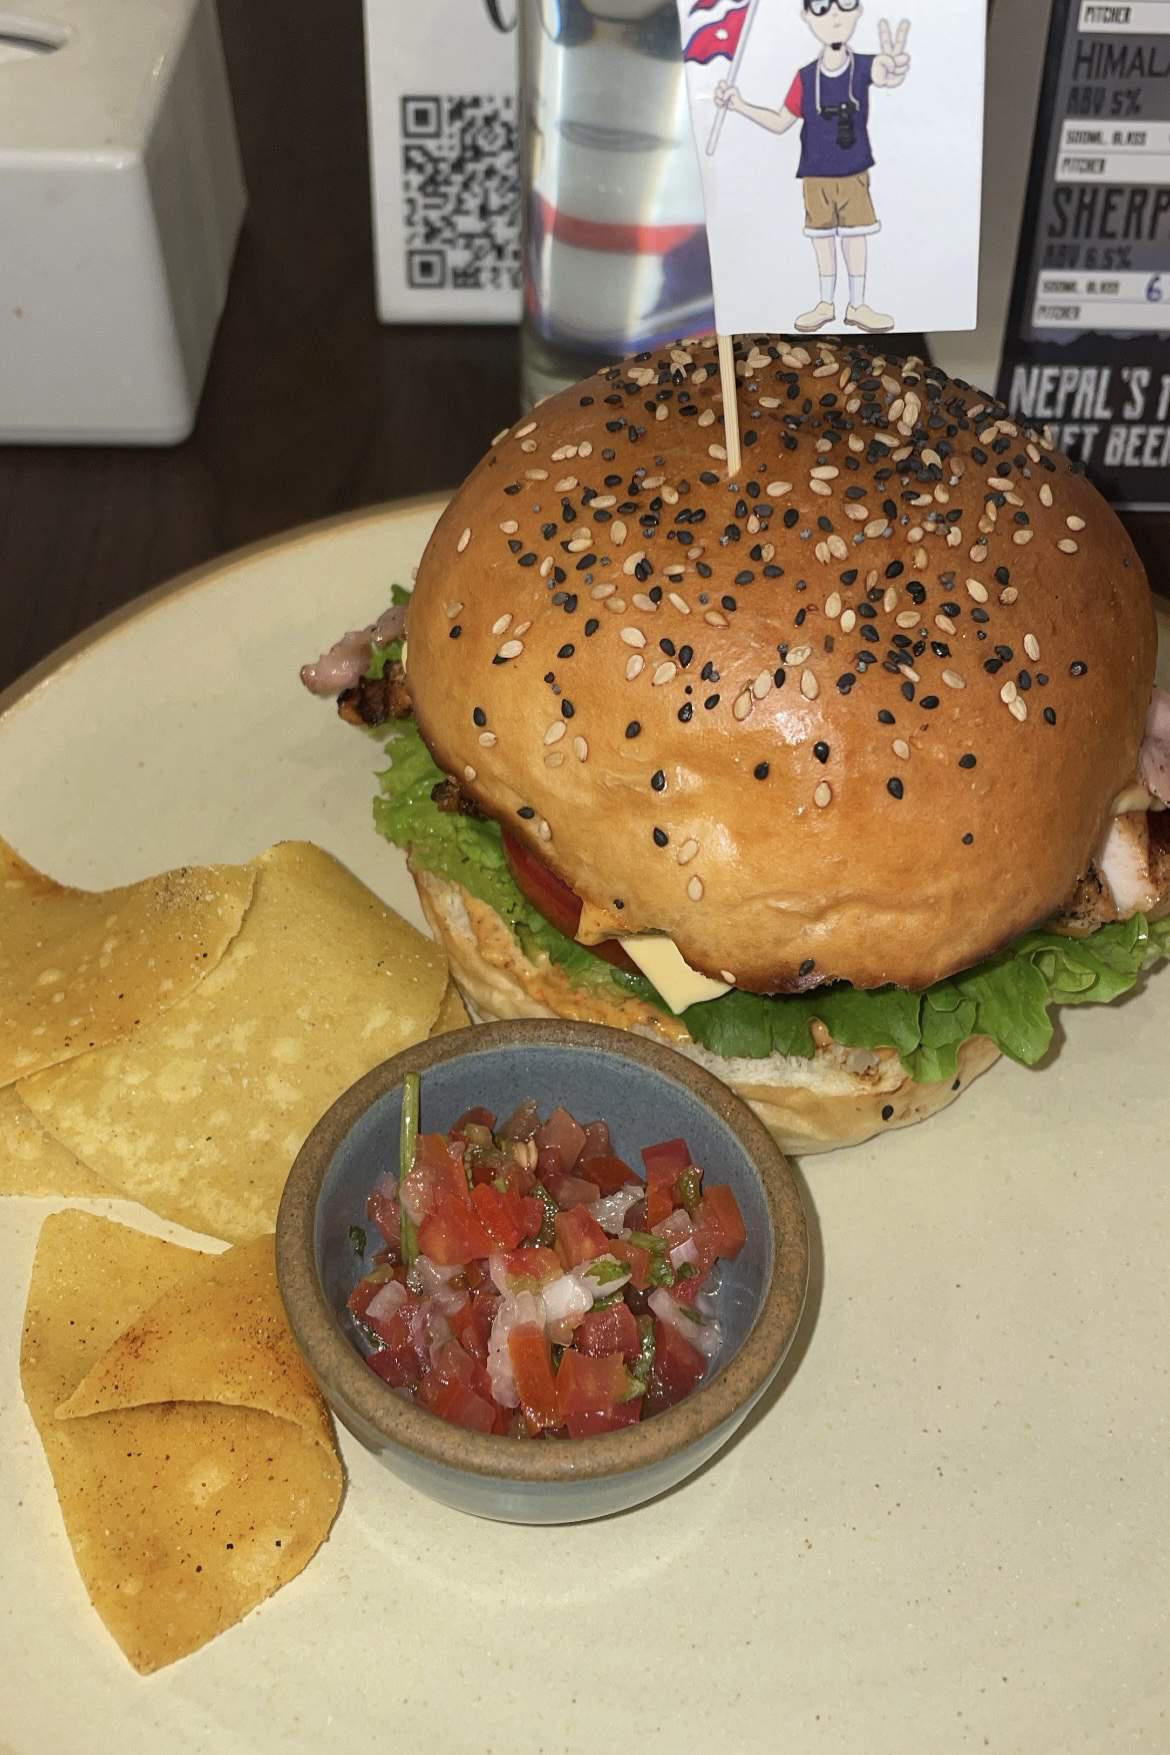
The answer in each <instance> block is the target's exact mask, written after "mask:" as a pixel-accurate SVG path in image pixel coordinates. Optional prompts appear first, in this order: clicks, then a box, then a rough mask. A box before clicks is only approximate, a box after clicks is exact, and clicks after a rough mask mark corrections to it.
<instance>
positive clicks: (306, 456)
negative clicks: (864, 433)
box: [0, 0, 1170, 689]
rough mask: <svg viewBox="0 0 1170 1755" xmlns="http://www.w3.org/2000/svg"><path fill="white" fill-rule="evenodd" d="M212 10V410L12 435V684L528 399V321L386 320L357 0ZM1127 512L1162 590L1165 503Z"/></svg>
mask: <svg viewBox="0 0 1170 1755" xmlns="http://www.w3.org/2000/svg"><path fill="white" fill-rule="evenodd" d="M326 10H327V11H328V24H327V25H326V24H325V23H324V22H323V21H324V18H325V11H326ZM219 12H220V20H221V25H222V28H223V35H224V44H225V49H226V52H227V57H228V68H229V73H230V77H231V83H232V89H233V94H234V97H235V102H236V114H237V124H238V128H239V133H240V143H241V148H242V152H243V159H244V173H245V177H246V179H247V184H248V193H249V208H248V214H247V218H246V220H245V224H244V231H243V235H242V238H241V241H240V247H239V252H238V255H237V257H236V263H235V269H234V272H233V276H232V282H231V289H230V294H229V298H228V303H227V308H226V310H225V312H224V317H223V322H222V325H221V327H220V332H219V337H218V340H217V342H216V346H215V352H214V354H213V356H212V361H211V369H210V372H209V375H208V380H207V386H206V389H205V391H204V395H203V400H202V404H201V407H200V410H199V418H198V422H197V424H196V428H195V431H194V434H193V435H192V437H191V438H190V439H189V440H188V441H187V442H186V443H185V444H183V445H180V446H178V447H176V448H174V449H168V448H158V449H155V448H130V449H124V448H114V447H77V448H73V447H68V448H66V447H32V446H29V447H18V446H10V447H2V448H0V689H3V688H4V687H5V686H6V685H7V684H8V683H9V682H11V681H12V680H13V678H14V677H16V676H18V675H20V673H21V672H22V671H24V670H26V669H27V668H28V667H29V666H30V665H32V664H34V663H35V662H36V661H37V660H38V659H40V658H42V657H44V655H45V654H46V653H48V652H50V651H51V650H52V649H53V648H54V647H55V646H58V645H60V644H61V642H62V641H64V640H66V639H68V638H69V637H70V636H71V635H73V634H76V633H78V632H79V631H80V630H81V629H82V628H84V627H86V626H88V625H89V623H91V622H93V621H95V620H97V618H98V617H99V616H102V615H105V614H106V613H107V612H108V611H109V610H112V609H115V608H117V607H118V606H119V605H120V604H123V603H125V602H127V601H128V600H129V599H131V598H133V597H136V596H137V595H138V594H139V593H140V592H142V591H145V590H146V589H148V588H149V587H150V586H152V585H156V584H158V583H159V582H160V581H162V580H164V579H167V578H169V577H171V576H173V575H174V574H176V573H180V572H182V571H184V570H185V569H186V568H188V567H192V566H195V565H197V564H198V563H200V562H202V561H206V560H209V559H211V558H212V557H214V556H215V555H217V554H222V553H223V552H224V551H226V550H228V549H232V548H237V547H239V546H240V545H241V544H242V543H247V542H252V541H254V540H256V539H257V538H258V537H262V536H266V535H269V534H271V533H272V532H275V531H279V530H281V529H284V528H286V527H288V526H290V525H294V524H300V523H303V522H305V521H306V520H308V519H311V518H320V517H324V516H326V515H328V514H330V513H335V512H342V511H346V510H348V509H350V508H352V507H357V506H363V505H369V504H373V503H375V502H377V501H379V500H386V499H395V498H399V497H401V496H404V495H409V494H418V493H422V492H428V491H436V490H439V489H443V488H446V487H450V486H452V485H454V484H455V483H456V482H457V481H459V480H460V479H461V477H462V476H463V475H464V474H465V473H466V472H467V470H468V469H470V467H471V465H472V464H473V463H474V462H475V460H476V459H477V457H478V456H479V454H480V453H481V451H482V450H483V449H484V448H485V447H486V445H487V444H488V442H489V441H490V439H491V437H492V435H493V434H494V433H495V432H496V431H498V429H499V428H500V427H501V426H504V425H505V424H506V423H507V422H509V421H510V420H512V419H513V418H514V416H515V415H516V413H517V412H518V409H519V345H518V338H517V333H516V331H515V329H513V328H508V327H503V328H501V327H490V328H489V327H483V328H451V327H446V326H444V327H433V328H418V327H413V326H412V327H409V328H408V327H386V326H384V325H382V324H380V323H379V322H378V321H377V318H376V316H375V312H374V293H373V261H372V246H371V237H370V205H369V165H368V159H367V148H366V105H365V80H364V67H363V60H362V20H361V5H360V0H331V4H330V5H329V7H328V8H327V9H323V8H322V7H321V6H320V5H319V4H317V3H316V0H282V3H281V5H280V7H279V8H278V9H277V13H276V14H274V12H273V10H272V9H271V8H269V7H266V6H258V5H256V4H255V0H219ZM277 16H278V20H279V23H278V29H279V36H280V44H279V53H278V54H274V53H273V48H272V43H273V37H274V34H275V32H274V18H275V17H277ZM1131 528H1132V529H1133V531H1134V535H1135V538H1136V539H1137V542H1138V545H1139V547H1140V548H1141V550H1142V552H1143V556H1144V558H1145V560H1146V564H1147V567H1148V568H1149V570H1150V572H1151V576H1152V577H1153V578H1154V579H1155V581H1157V582H1160V583H1162V587H1163V589H1165V590H1168V591H1170V519H1164V520H1159V519H1155V518H1150V517H1146V518H1143V519H1140V520H1139V519H1135V520H1133V521H1132V524H1131Z"/></svg>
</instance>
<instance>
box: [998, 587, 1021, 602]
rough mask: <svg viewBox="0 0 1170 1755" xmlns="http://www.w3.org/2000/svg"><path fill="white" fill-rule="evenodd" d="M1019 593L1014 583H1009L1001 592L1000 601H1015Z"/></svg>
mask: <svg viewBox="0 0 1170 1755" xmlns="http://www.w3.org/2000/svg"><path fill="white" fill-rule="evenodd" d="M1019 595H1020V594H1019V592H1018V591H1017V590H1016V588H1015V586H1014V585H1008V586H1005V588H1004V589H1003V590H1002V591H1001V592H1000V594H999V601H1000V602H1001V603H1014V602H1015V601H1016V598H1017V597H1018V596H1019Z"/></svg>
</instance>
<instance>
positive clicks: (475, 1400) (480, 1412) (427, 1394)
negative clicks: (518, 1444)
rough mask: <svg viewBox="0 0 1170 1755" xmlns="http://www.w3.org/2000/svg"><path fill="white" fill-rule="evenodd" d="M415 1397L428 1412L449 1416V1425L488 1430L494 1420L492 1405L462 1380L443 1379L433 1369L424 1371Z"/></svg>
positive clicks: (492, 1403)
mask: <svg viewBox="0 0 1170 1755" xmlns="http://www.w3.org/2000/svg"><path fill="white" fill-rule="evenodd" d="M418 1399H419V1401H420V1402H421V1403H422V1405H423V1406H424V1407H425V1408H429V1409H430V1410H431V1412H432V1414H438V1415H439V1416H440V1418H442V1419H444V1420H449V1421H450V1422H451V1424H452V1425H453V1426H467V1427H469V1428H470V1429H471V1430H472V1431H473V1432H491V1431H493V1430H494V1428H495V1424H496V1412H497V1410H496V1406H495V1404H494V1402H490V1401H485V1399H484V1397H483V1396H481V1395H477V1394H476V1392H475V1391H474V1390H473V1389H469V1388H467V1386H466V1385H465V1384H462V1383H443V1382H442V1381H441V1380H440V1379H439V1378H438V1377H437V1374H436V1373H435V1372H434V1371H428V1372H427V1374H426V1376H425V1377H424V1378H423V1380H422V1382H421V1383H420V1384H419V1386H418Z"/></svg>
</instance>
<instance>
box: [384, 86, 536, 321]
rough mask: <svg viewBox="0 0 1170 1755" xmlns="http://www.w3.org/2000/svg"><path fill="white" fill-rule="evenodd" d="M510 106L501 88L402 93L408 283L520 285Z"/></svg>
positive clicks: (482, 287) (426, 287)
mask: <svg viewBox="0 0 1170 1755" xmlns="http://www.w3.org/2000/svg"><path fill="white" fill-rule="evenodd" d="M515 109H516V106H515V100H514V99H513V98H512V97H510V96H508V95H506V94H500V95H494V96H482V97H404V98H403V100H402V196H403V213H404V219H405V225H404V232H405V246H406V284H407V285H408V286H410V287H413V288H415V289H417V290H418V291H420V292H422V291H431V290H433V289H434V288H436V287H453V288H471V289H473V290H476V291H487V290H489V289H512V288H518V287H519V285H520V171H519V163H518V158H517V143H516V117H515Z"/></svg>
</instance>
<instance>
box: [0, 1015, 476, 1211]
mask: <svg viewBox="0 0 1170 1755" xmlns="http://www.w3.org/2000/svg"><path fill="white" fill-rule="evenodd" d="M470 1027H471V1019H470V1018H469V1017H468V1015H467V1007H466V1006H465V1005H464V1003H463V1000H462V998H461V997H460V994H459V989H458V988H457V987H456V985H455V983H454V982H453V981H448V983H447V991H446V993H445V994H444V995H443V1003H442V1005H440V1007H439V1015H438V1017H437V1018H436V1019H435V1021H434V1023H433V1024H432V1026H431V1035H432V1036H446V1035H447V1034H448V1033H449V1032H450V1031H451V1030H467V1029H470ZM2 1139H3V1135H2V1134H0V1140H2ZM3 1174H4V1171H3V1166H2V1165H0V1177H2V1176H3ZM0 1187H3V1183H2V1182H0Z"/></svg>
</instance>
